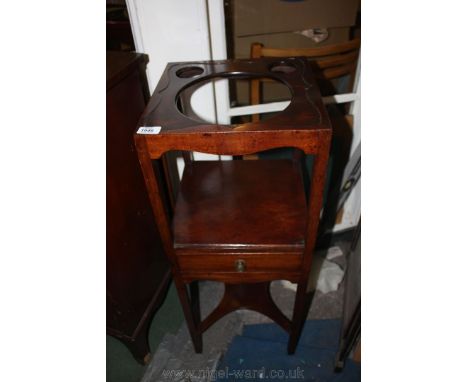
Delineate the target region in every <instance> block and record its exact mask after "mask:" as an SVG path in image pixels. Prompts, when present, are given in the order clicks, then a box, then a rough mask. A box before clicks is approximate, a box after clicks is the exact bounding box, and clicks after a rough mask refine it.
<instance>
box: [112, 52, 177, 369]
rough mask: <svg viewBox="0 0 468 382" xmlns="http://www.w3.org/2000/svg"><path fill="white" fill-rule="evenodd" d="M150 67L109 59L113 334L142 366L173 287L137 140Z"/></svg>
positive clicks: (125, 56) (138, 60) (142, 61)
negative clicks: (150, 331) (153, 328)
mask: <svg viewBox="0 0 468 382" xmlns="http://www.w3.org/2000/svg"><path fill="white" fill-rule="evenodd" d="M147 61H148V58H147V57H146V56H145V55H141V54H135V53H118V52H116V53H110V54H108V55H107V134H106V137H107V138H106V140H107V142H106V180H107V181H106V186H107V187H106V214H107V216H106V217H107V222H106V245H107V249H106V252H107V261H106V267H107V277H106V284H107V285H106V287H107V333H109V334H111V335H113V336H115V337H116V338H118V339H119V340H121V341H122V342H124V343H125V344H126V345H127V346H128V347H129V349H130V351H132V353H133V354H134V356H135V358H136V359H137V360H138V361H139V362H143V361H144V359H145V356H147V354H148V353H149V351H150V349H149V345H148V338H147V331H148V328H149V324H150V322H151V318H152V317H153V314H154V312H155V311H156V310H157V308H158V306H160V305H161V304H162V301H163V297H164V296H165V292H166V290H167V287H168V285H169V282H170V268H169V264H168V261H167V259H166V256H164V254H163V250H162V242H161V239H160V237H159V234H158V231H157V228H156V224H155V220H154V216H153V214H152V211H151V204H150V202H149V198H148V194H147V192H146V189H145V183H144V181H143V176H142V173H141V168H140V165H139V163H138V157H137V153H136V149H135V147H134V144H133V139H132V137H133V131H134V129H135V125H136V123H137V121H138V118H139V117H140V115H141V113H142V112H143V110H144V108H145V105H146V90H145V89H146V79H144V71H145V67H146V63H147ZM143 80H144V82H145V83H143Z"/></svg>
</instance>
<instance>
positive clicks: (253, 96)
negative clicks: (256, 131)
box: [250, 39, 361, 122]
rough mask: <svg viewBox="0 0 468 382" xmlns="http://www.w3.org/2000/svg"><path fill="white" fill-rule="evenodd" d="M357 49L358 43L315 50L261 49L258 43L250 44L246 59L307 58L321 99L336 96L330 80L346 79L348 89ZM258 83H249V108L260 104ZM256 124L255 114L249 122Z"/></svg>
mask: <svg viewBox="0 0 468 382" xmlns="http://www.w3.org/2000/svg"><path fill="white" fill-rule="evenodd" d="M360 45H361V40H360V39H354V40H351V41H347V42H343V43H339V44H334V45H327V46H322V47H318V48H281V49H280V48H265V47H264V46H263V45H262V44H260V43H253V44H252V45H251V49H250V57H251V58H260V57H293V56H301V57H302V56H304V57H307V58H308V59H309V62H310V65H311V67H312V70H313V72H314V74H315V78H316V79H317V83H318V85H319V88H320V91H321V93H322V96H325V95H331V94H330V93H336V91H335V89H334V85H333V83H332V81H333V80H335V79H337V78H341V77H344V76H347V75H349V76H350V81H349V90H351V89H352V86H353V83H354V76H355V73H356V66H357V60H358V57H359V48H360ZM261 81H262V80H252V81H251V83H250V104H251V105H258V104H259V103H261V89H260V86H261ZM259 120H260V116H259V114H254V115H252V122H257V121H259Z"/></svg>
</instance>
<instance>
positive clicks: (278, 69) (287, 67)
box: [270, 61, 296, 74]
mask: <svg viewBox="0 0 468 382" xmlns="http://www.w3.org/2000/svg"><path fill="white" fill-rule="evenodd" d="M270 71H271V72H275V73H284V74H289V73H293V72H295V71H296V67H295V66H294V65H293V64H290V63H289V62H284V61H283V62H277V63H275V64H273V65H272V66H271V67H270Z"/></svg>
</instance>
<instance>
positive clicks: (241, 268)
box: [234, 260, 245, 272]
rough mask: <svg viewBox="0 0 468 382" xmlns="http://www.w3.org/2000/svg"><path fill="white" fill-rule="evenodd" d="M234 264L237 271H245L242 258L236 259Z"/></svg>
mask: <svg viewBox="0 0 468 382" xmlns="http://www.w3.org/2000/svg"><path fill="white" fill-rule="evenodd" d="M234 266H235V268H236V271H237V272H244V271H245V261H244V260H236V261H235V262H234Z"/></svg>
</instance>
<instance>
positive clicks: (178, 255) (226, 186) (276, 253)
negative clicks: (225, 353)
mask: <svg viewBox="0 0 468 382" xmlns="http://www.w3.org/2000/svg"><path fill="white" fill-rule="evenodd" d="M278 61H280V62H286V63H287V65H288V68H289V69H291V68H293V69H294V70H293V71H292V72H287V71H275V70H273V69H281V68H284V65H283V64H278ZM239 75H240V76H242V77H243V78H248V79H253V78H260V77H265V75H267V76H268V77H269V78H271V79H273V80H277V81H281V82H283V83H286V84H288V86H290V88H291V89H293V98H292V101H291V105H290V107H289V108H288V109H287V110H285V111H283V112H282V113H281V114H279V115H277V116H275V117H273V118H271V119H269V120H268V121H266V122H264V121H260V122H258V123H245V124H240V125H212V124H208V123H206V122H203V121H197V120H195V119H191V118H190V117H188V116H186V115H184V114H182V113H181V112H180V111H179V110H178V109H177V107H176V100H177V97H178V95H179V94H180V91H181V89H186V88H188V87H190V86H193V85H195V84H197V83H200V82H202V81H208V80H210V79H211V78H213V77H220V76H221V77H223V78H236V77H239ZM139 126H150V127H149V128H141V130H140V129H139V130H138V131H137V133H136V134H135V135H134V139H135V143H136V147H137V152H138V157H139V161H140V165H141V169H142V173H143V175H144V179H145V182H146V188H147V191H148V195H149V199H150V201H151V204H152V207H153V213H154V217H155V220H156V222H157V226H158V230H159V232H160V235H161V238H162V242H163V246H164V250H165V253H166V255H167V257H168V259H169V261H170V263H171V269H172V274H173V278H174V283H175V286H176V288H177V292H178V294H179V299H180V301H181V304H182V308H183V311H184V314H185V318H186V321H187V326H188V329H189V331H190V334H191V337H192V341H193V344H194V347H195V351H196V352H201V351H202V333H203V332H204V331H205V330H207V329H208V328H209V327H210V326H211V325H212V324H213V323H215V322H216V321H217V320H218V319H219V318H221V317H222V316H224V315H225V314H227V313H230V312H232V311H234V310H236V309H242V308H246V309H251V310H256V311H258V312H260V313H262V314H264V315H266V316H268V317H270V318H271V319H272V320H274V321H275V322H277V323H278V324H279V325H280V326H281V327H282V328H283V329H284V330H286V331H287V332H288V333H289V336H290V337H289V343H288V352H289V353H293V352H294V351H295V349H296V346H297V343H298V340H299V336H300V333H301V330H302V327H303V324H304V321H305V318H306V316H307V312H308V309H309V307H310V301H311V298H312V293H311V291H310V289H309V288H308V280H309V273H310V268H311V265H312V253H313V250H314V247H315V240H316V234H317V228H318V223H319V218H320V210H321V207H322V196H323V186H324V180H325V176H326V168H327V161H328V153H329V149H330V141H331V127H330V123H329V119H328V116H327V112H326V110H325V107H324V106H323V104H322V101H321V96H320V93H319V90H318V87H317V85H316V83H315V80H314V77H313V73H312V71H311V69H310V66H309V65H308V64H307V61H306V60H305V59H304V58H291V59H286V60H277V59H267V58H263V59H259V60H255V61H251V60H232V61H231V60H224V61H201V62H191V63H170V64H168V66H167V67H166V69H165V71H164V73H163V75H162V77H161V79H160V81H159V83H158V85H157V87H156V89H155V91H154V94H153V96H152V97H151V100H150V102H149V104H148V106H147V108H146V111H145V112H144V113H143V116H142V117H141V119H140V123H139ZM152 131H154V132H152ZM278 147H294V148H296V149H299V150H301V151H303V152H304V153H305V154H308V155H314V158H315V162H314V167H313V172H312V176H311V182H310V187H309V188H308V190H307V192H306V191H305V189H304V183H303V177H302V173H301V169H300V168H299V167H298V165H297V162H295V161H293V160H287V159H284V160H258V161H194V162H192V163H191V165H190V166H187V167H186V168H185V170H184V173H183V176H182V181H181V183H180V187H179V192H178V195H177V198H176V199H175V203H173V202H172V201H171V200H170V198H169V202H165V200H167V199H168V198H167V197H166V195H167V194H168V192H169V191H168V189H167V185H165V184H164V182H162V181H161V179H163V178H164V177H163V176H158V173H160V172H161V171H164V163H162V161H163V159H164V156H165V155H166V154H167V153H168V152H171V151H173V150H183V151H197V152H204V153H209V154H217V155H223V154H224V155H245V154H249V153H255V152H260V151H264V150H269V149H273V148H278ZM198 280H213V281H219V282H223V283H224V284H225V292H224V296H223V299H222V300H221V302H220V303H219V305H218V306H217V307H216V308H215V309H214V310H213V311H212V312H211V313H210V314H209V315H208V316H207V317H206V318H204V319H203V320H202V319H201V317H200V303H199V292H198V287H197V282H198ZM273 280H289V281H291V282H293V283H297V284H298V287H297V292H296V299H295V303H294V312H293V317H292V319H289V318H287V317H286V316H285V315H284V314H283V313H282V312H281V311H280V309H279V308H278V307H277V306H276V304H275V303H274V301H273V299H272V297H271V295H270V289H269V287H270V282H271V281H273Z"/></svg>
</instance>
